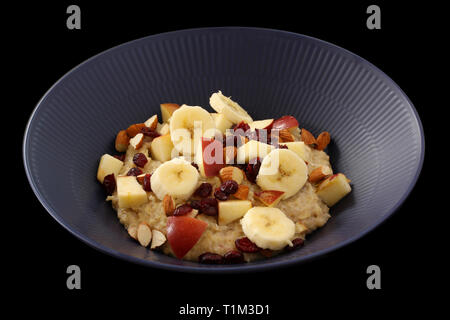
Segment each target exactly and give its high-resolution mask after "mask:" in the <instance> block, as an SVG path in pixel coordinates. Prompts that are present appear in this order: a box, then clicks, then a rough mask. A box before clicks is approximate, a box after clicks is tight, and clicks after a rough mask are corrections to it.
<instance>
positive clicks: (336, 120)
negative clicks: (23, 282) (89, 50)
mask: <svg viewBox="0 0 450 320" xmlns="http://www.w3.org/2000/svg"><path fill="white" fill-rule="evenodd" d="M217 90H222V92H223V93H224V94H225V95H231V96H232V98H233V99H235V100H236V101H238V102H239V103H240V104H241V105H242V106H244V107H245V108H246V109H247V110H248V111H249V113H250V114H251V115H252V116H253V118H254V119H265V118H276V117H279V116H282V115H285V114H290V115H293V116H295V117H296V118H297V119H298V120H299V122H300V125H301V127H305V128H308V129H309V130H310V131H312V132H313V133H314V134H318V133H320V132H321V131H324V130H326V131H329V132H330V133H331V136H332V143H331V145H330V146H329V149H328V153H329V154H330V157H331V162H332V165H333V167H334V168H335V171H336V172H344V173H346V175H347V176H348V177H349V178H350V179H351V180H352V184H353V192H352V193H351V194H350V195H349V196H347V197H346V198H345V199H344V200H343V201H342V202H340V203H339V204H338V205H336V206H335V207H333V208H332V209H331V215H332V218H331V219H330V221H329V222H328V223H327V224H326V225H325V226H324V227H323V228H321V229H319V230H317V231H316V232H314V233H313V234H311V235H310V236H309V237H308V239H307V245H305V246H304V247H303V248H302V249H301V250H298V251H295V252H293V253H290V254H283V255H280V256H279V257H276V258H273V259H269V260H265V261H261V262H254V263H250V264H246V265H243V266H226V267H223V266H205V265H199V264H197V263H191V262H184V261H179V260H176V259H174V258H171V257H167V256H164V255H162V254H159V253H155V252H152V251H150V250H147V249H144V248H142V247H140V246H138V245H136V243H135V242H134V241H132V240H131V239H130V238H129V237H128V235H127V233H126V231H125V229H124V228H123V227H122V225H121V224H120V223H119V221H118V219H117V218H116V214H115V212H114V211H113V209H112V208H111V206H110V203H106V202H105V201H104V199H105V196H104V192H103V190H102V188H101V186H100V185H99V184H98V183H97V181H96V178H95V176H96V170H97V163H98V159H99V157H100V156H101V155H102V154H104V153H112V154H114V152H115V151H114V148H113V145H114V138H115V135H116V133H117V132H118V131H119V130H121V129H124V128H126V127H127V126H128V125H129V124H132V123H137V122H142V121H144V120H146V119H147V118H148V117H150V116H151V115H153V114H155V113H159V104H160V103H162V102H176V103H180V104H181V103H185V104H188V105H200V106H202V107H204V108H207V109H208V110H210V111H212V109H211V108H210V107H209V103H208V99H209V96H210V94H211V93H212V92H215V91H217ZM24 161H25V167H26V171H27V174H28V177H29V180H30V183H31V185H32V187H33V189H34V191H35V193H36V194H37V196H38V198H39V199H40V201H41V202H42V204H43V205H44V206H45V208H46V209H47V210H48V211H49V212H50V214H52V216H53V217H54V218H55V219H57V220H58V221H59V222H60V223H61V224H62V225H63V226H64V227H66V228H67V229H68V230H69V231H71V232H72V233H74V234H75V235H76V236H78V237H79V238H80V239H82V240H83V241H85V242H87V243H89V244H90V245H92V246H94V247H96V248H98V249H100V250H102V251H104V252H106V253H109V254H113V255H115V256H118V257H121V258H125V259H128V260H130V261H134V262H138V263H143V264H147V265H152V266H157V267H164V268H169V269H178V270H189V271H223V270H227V271H233V270H243V269H255V268H270V267H273V266H278V265H280V264H287V263H292V262H298V261H304V260H306V259H308V258H311V257H314V256H317V255H319V254H322V253H324V252H327V251H329V250H332V249H334V248H337V247H339V246H342V245H343V244H346V243H348V242H350V241H352V240H354V239H356V238H358V237H359V236H360V235H362V234H364V233H365V232H367V231H368V230H370V229H372V228H373V227H375V226H376V225H378V224H379V223H380V222H381V221H383V220H384V219H385V218H386V217H387V216H388V215H390V214H391V213H392V212H393V211H394V210H395V208H396V207H397V206H398V205H399V204H400V203H401V202H402V201H403V200H404V199H405V197H406V196H407V194H408V193H409V191H410V190H411V188H412V186H413V185H414V183H415V180H416V179H417V176H418V173H419V171H420V168H421V164H422V161H423V134H422V129H421V125H420V121H419V119H418V117H417V114H416V113H415V110H414V108H413V107H412V105H411V103H410V101H409V100H408V98H407V97H406V96H405V95H404V93H403V92H402V91H401V90H400V89H399V88H398V87H397V85H395V83H394V82H393V81H392V80H390V79H389V78H388V77H387V76H386V75H385V74H384V73H382V72H381V71H380V70H378V69H377V68H376V67H374V66H373V65H371V64H370V63H368V62H367V61H365V60H363V59H361V58H359V57H358V56H356V55H354V54H352V53H350V52H348V51H346V50H343V49H341V48H339V47H336V46H334V45H331V44H328V43H326V42H323V41H320V40H317V39H314V38H310V37H306V36H301V35H297V34H292V33H288V32H282V31H274V30H264V29H252V28H212V29H198V30H186V31H179V32H172V33H167V34H161V35H156V36H151V37H147V38H143V39H139V40H136V41H132V42H129V43H127V44H124V45H121V46H119V47H115V48H113V49H110V50H108V51H106V52H104V53H102V54H100V55H97V56H95V57H93V58H91V59H89V60H88V61H86V62H85V63H83V64H81V65H80V66H78V67H76V68H75V69H73V70H72V71H71V72H69V73H68V74H66V75H65V76H64V77H63V78H62V79H61V80H59V81H58V82H57V83H56V84H55V85H54V86H53V87H52V88H51V89H50V90H49V91H48V92H47V93H46V95H45V96H44V97H43V98H42V100H41V101H40V103H39V104H38V107H37V108H36V110H35V112H34V113H33V115H32V117H31V120H30V122H29V126H28V128H27V131H26V135H25V140H24Z"/></svg>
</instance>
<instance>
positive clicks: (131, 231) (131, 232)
mask: <svg viewBox="0 0 450 320" xmlns="http://www.w3.org/2000/svg"><path fill="white" fill-rule="evenodd" d="M128 234H129V235H130V237H131V238H133V239H134V240H137V226H129V227H128Z"/></svg>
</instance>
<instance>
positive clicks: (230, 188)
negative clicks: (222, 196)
mask: <svg viewBox="0 0 450 320" xmlns="http://www.w3.org/2000/svg"><path fill="white" fill-rule="evenodd" d="M238 188H239V185H238V183H237V182H236V181H234V180H227V181H224V182H223V183H222V184H221V185H220V189H219V190H220V191H222V192H224V193H226V194H234V193H236V191H237V190H238Z"/></svg>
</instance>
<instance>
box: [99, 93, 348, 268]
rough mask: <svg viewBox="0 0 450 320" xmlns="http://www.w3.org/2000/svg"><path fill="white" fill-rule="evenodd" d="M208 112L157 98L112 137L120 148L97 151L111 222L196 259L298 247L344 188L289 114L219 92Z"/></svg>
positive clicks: (235, 259)
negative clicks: (153, 107)
mask: <svg viewBox="0 0 450 320" xmlns="http://www.w3.org/2000/svg"><path fill="white" fill-rule="evenodd" d="M210 105H211V107H212V108H213V109H214V110H215V111H216V112H215V113H210V112H209V111H207V110H206V109H204V108H202V107H199V106H187V105H181V106H179V105H178V104H174V103H166V104H161V122H160V119H159V116H158V115H153V116H152V117H150V118H149V119H148V120H147V121H145V122H144V123H138V124H132V125H130V126H129V127H128V128H127V129H126V130H122V131H120V132H119V133H118V134H117V136H116V141H115V148H116V150H117V151H118V152H120V154H119V155H115V156H111V155H108V154H105V155H103V156H102V157H101V159H100V164H99V167H98V172H97V179H98V180H99V181H100V182H101V183H102V184H103V186H104V188H105V190H106V192H107V194H108V196H107V198H106V199H107V200H108V201H111V203H112V206H113V208H114V209H115V210H116V212H117V217H118V218H119V221H120V222H121V223H122V224H123V225H124V227H125V228H126V229H127V230H128V234H129V235H130V237H131V238H133V239H134V240H136V241H137V242H138V243H139V244H140V245H142V246H145V247H148V248H149V250H160V251H161V252H163V253H165V254H168V255H172V256H175V257H177V258H178V259H186V260H191V261H199V262H201V263H214V264H219V263H242V262H246V261H252V260H255V259H261V258H268V257H271V256H273V255H277V254H279V253H282V252H283V251H290V250H294V249H297V248H300V247H301V246H303V244H304V240H305V237H306V235H307V234H308V233H310V232H312V231H314V230H315V229H317V228H319V227H322V226H323V225H324V224H325V223H326V222H327V221H328V219H329V218H330V214H329V208H330V207H331V206H333V205H334V204H335V203H337V202H338V201H339V200H340V199H341V198H343V197H344V196H345V195H347V194H348V193H349V192H350V191H351V187H350V184H349V182H350V180H348V179H347V177H346V176H345V175H344V174H343V173H334V172H333V169H332V167H331V164H330V161H329V156H328V155H327V154H326V152H325V151H324V150H325V149H326V147H327V145H328V144H329V142H330V134H329V133H328V132H326V131H324V132H322V133H321V134H320V135H318V136H317V137H314V136H313V135H312V134H311V133H310V132H309V131H308V130H306V129H304V128H301V129H300V127H299V122H298V121H297V119H295V118H294V117H293V116H290V115H286V116H282V117H280V118H278V119H264V120H256V121H254V120H253V119H252V117H251V116H250V115H249V114H248V113H247V112H246V111H245V109H244V108H242V107H241V106H240V105H239V104H238V103H236V102H235V101H233V100H231V99H230V98H228V97H226V96H224V95H223V94H222V93H221V92H220V91H219V92H217V93H214V94H212V96H211V97H210Z"/></svg>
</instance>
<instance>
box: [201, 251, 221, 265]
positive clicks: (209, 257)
mask: <svg viewBox="0 0 450 320" xmlns="http://www.w3.org/2000/svg"><path fill="white" fill-rule="evenodd" d="M198 261H199V262H200V263H205V264H222V263H224V262H225V261H224V258H223V257H222V256H221V255H220V254H217V253H211V252H205V253H203V254H201V255H200V256H199V257H198Z"/></svg>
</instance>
